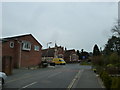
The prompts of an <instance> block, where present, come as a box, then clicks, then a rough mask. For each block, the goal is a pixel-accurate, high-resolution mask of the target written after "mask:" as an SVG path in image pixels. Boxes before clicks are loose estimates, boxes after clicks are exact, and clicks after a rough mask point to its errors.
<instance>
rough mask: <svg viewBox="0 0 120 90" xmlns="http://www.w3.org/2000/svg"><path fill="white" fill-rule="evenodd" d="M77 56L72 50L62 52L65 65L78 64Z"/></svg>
mask: <svg viewBox="0 0 120 90" xmlns="http://www.w3.org/2000/svg"><path fill="white" fill-rule="evenodd" d="M78 59H79V57H78V55H77V53H76V51H75V50H74V49H73V50H65V52H64V60H65V61H66V62H67V63H70V62H78Z"/></svg>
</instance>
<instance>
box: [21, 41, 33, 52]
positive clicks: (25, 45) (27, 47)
mask: <svg viewBox="0 0 120 90" xmlns="http://www.w3.org/2000/svg"><path fill="white" fill-rule="evenodd" d="M22 50H28V51H30V50H31V43H30V42H29V41H22Z"/></svg>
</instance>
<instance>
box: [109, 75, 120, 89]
mask: <svg viewBox="0 0 120 90" xmlns="http://www.w3.org/2000/svg"><path fill="white" fill-rule="evenodd" d="M113 88H114V89H118V90H120V77H112V85H111V89H113Z"/></svg>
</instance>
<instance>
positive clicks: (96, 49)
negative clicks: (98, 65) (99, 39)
mask: <svg viewBox="0 0 120 90" xmlns="http://www.w3.org/2000/svg"><path fill="white" fill-rule="evenodd" d="M98 55H100V50H99V48H98V46H97V44H95V46H94V48H93V56H98Z"/></svg>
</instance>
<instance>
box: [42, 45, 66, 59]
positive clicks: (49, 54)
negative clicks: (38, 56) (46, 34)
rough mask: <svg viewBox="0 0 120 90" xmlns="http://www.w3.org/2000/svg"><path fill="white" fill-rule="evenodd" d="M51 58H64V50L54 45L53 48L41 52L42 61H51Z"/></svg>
mask: <svg viewBox="0 0 120 90" xmlns="http://www.w3.org/2000/svg"><path fill="white" fill-rule="evenodd" d="M53 58H64V48H63V47H61V46H57V45H56V44H55V47H53V48H50V47H49V48H48V49H43V50H42V60H47V61H51V60H52V59H53Z"/></svg>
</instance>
